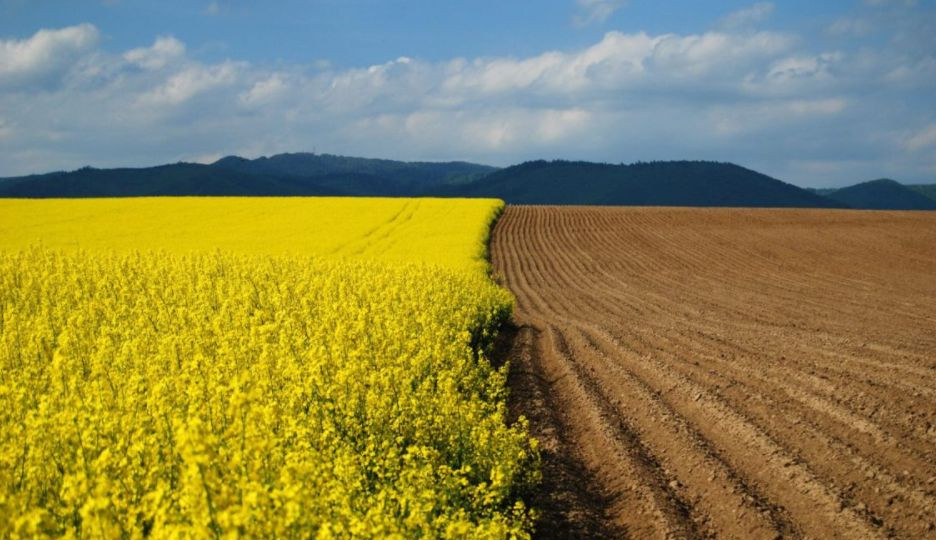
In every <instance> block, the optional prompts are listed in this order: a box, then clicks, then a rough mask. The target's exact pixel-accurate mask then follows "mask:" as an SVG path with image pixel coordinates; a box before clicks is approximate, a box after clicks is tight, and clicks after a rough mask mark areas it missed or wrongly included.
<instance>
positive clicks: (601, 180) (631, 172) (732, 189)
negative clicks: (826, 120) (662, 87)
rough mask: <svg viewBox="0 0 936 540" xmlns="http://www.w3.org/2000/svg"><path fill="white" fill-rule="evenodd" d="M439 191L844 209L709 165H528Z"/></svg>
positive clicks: (530, 199) (554, 200) (574, 200)
mask: <svg viewBox="0 0 936 540" xmlns="http://www.w3.org/2000/svg"><path fill="white" fill-rule="evenodd" d="M441 191H442V192H449V193H452V194H457V195H461V196H472V197H497V198H501V199H504V200H505V201H507V202H508V203H514V204H582V205H598V204H602V205H640V206H750V207H805V208H836V207H845V205H844V204H842V203H839V202H836V201H832V200H830V199H827V198H825V197H822V196H820V195H817V194H815V193H811V192H809V191H807V190H805V189H801V188H798V187H796V186H794V185H791V184H787V183H784V182H781V181H780V180H777V179H774V178H771V177H769V176H766V175H764V174H761V173H758V172H755V171H752V170H750V169H745V168H744V167H740V166H738V165H733V164H730V163H716V162H708V161H662V162H652V163H635V164H632V165H610V164H602V163H589V162H573V161H530V162H527V163H523V164H521V165H515V166H513V167H507V168H506V169H501V170H499V171H496V172H493V173H491V174H489V175H488V176H486V177H484V178H482V179H480V180H478V181H476V182H473V183H471V184H469V185H465V186H458V187H457V188H443V189H442V190H441Z"/></svg>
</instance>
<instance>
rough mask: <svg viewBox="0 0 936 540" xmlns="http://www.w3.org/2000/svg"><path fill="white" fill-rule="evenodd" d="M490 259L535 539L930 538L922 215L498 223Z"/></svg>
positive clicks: (933, 293) (574, 214) (930, 329)
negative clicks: (513, 333)
mask: <svg viewBox="0 0 936 540" xmlns="http://www.w3.org/2000/svg"><path fill="white" fill-rule="evenodd" d="M909 247H912V250H914V251H913V253H912V254H911V255H910V256H908V257H906V261H907V265H908V267H907V269H906V272H904V273H901V271H902V269H901V268H899V267H896V268H895V264H894V261H895V260H899V258H900V254H901V253H902V251H901V250H906V249H909ZM491 252H492V255H493V258H494V264H495V268H496V269H497V270H498V271H499V272H500V273H501V274H502V275H503V280H504V283H505V284H506V285H507V286H508V287H509V288H510V289H511V290H513V292H514V294H515V295H516V297H517V309H516V312H515V318H516V320H517V322H518V324H520V325H521V330H522V331H521V332H519V333H518V335H523V336H525V337H524V338H523V340H526V342H523V340H520V341H519V342H518V340H517V339H515V340H514V341H515V347H514V350H517V351H521V352H517V353H514V354H519V355H521V356H523V355H525V356H523V358H522V361H520V362H517V363H515V364H512V366H515V367H516V366H520V367H519V369H522V372H520V373H512V374H511V381H512V382H511V387H512V388H514V392H515V395H514V396H513V397H512V398H511V399H512V402H511V403H512V405H511V408H512V411H513V414H514V416H516V415H520V414H525V415H526V416H528V417H529V418H531V422H530V425H531V430H532V431H533V433H534V435H535V436H537V437H539V438H540V439H541V440H542V441H543V442H544V462H545V465H544V467H545V468H544V471H547V472H548V471H552V474H553V476H555V479H554V480H553V481H547V482H546V483H545V484H544V486H547V487H546V488H544V491H541V492H539V493H538V495H537V497H536V498H534V501H538V503H539V504H540V505H541V506H542V507H543V509H544V515H545V517H544V521H543V523H545V524H547V527H546V528H544V529H541V530H540V532H539V534H540V535H541V536H542V537H575V536H579V537H614V536H618V537H622V536H624V535H625V534H626V536H628V537H632V538H665V537H672V538H684V537H685V538H693V537H717V538H780V537H783V538H797V537H803V538H883V537H886V536H897V537H906V538H930V537H932V538H936V523H934V521H936V519H934V518H933V516H932V511H931V510H932V508H933V507H934V505H936V461H934V460H933V459H932V458H931V456H933V455H936V425H934V424H936V404H934V400H933V397H934V396H936V354H934V349H936V337H934V336H936V326H934V323H936V309H934V308H933V306H932V304H931V302H936V283H934V282H933V280H931V279H930V280H927V279H926V278H927V276H932V275H936V214H930V215H923V213H917V214H910V213H874V212H810V211H769V210H762V211H761V210H700V209H692V210H687V209H614V208H588V209H583V208H556V207H540V208H536V207H508V209H507V210H506V212H505V214H504V216H503V218H502V219H501V221H500V222H499V223H498V225H497V227H496V229H495V232H494V238H493V240H492V248H491ZM923 253H926V254H927V256H924V255H922V254H923ZM901 279H904V280H903V281H901ZM520 342H522V344H523V346H522V347H520V346H518V345H517V343H520ZM523 351H526V352H523ZM518 381H519V382H518ZM523 381H526V382H523ZM523 396H530V397H529V398H528V399H524V398H523ZM572 486H577V487H575V488H573V487H572ZM602 520H603V521H604V523H605V525H601V523H602ZM563 531H565V532H564V533H563ZM609 531H614V532H609ZM551 532H552V534H551Z"/></svg>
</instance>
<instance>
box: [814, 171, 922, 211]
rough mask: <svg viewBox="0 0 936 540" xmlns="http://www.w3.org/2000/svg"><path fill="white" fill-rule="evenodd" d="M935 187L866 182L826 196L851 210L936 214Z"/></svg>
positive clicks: (889, 182) (827, 192) (879, 181)
mask: <svg viewBox="0 0 936 540" xmlns="http://www.w3.org/2000/svg"><path fill="white" fill-rule="evenodd" d="M933 187H934V186H927V185H920V186H905V185H903V184H901V183H899V182H897V181H895V180H890V179H888V178H882V179H880V180H872V181H870V182H863V183H861V184H855V185H853V186H848V187H844V188H841V189H835V190H826V191H825V192H824V193H823V194H824V195H825V196H826V197H828V198H830V199H833V200H836V201H839V202H840V203H842V204H845V205H847V206H850V207H852V208H867V209H872V210H936V200H933V199H932V198H930V197H929V196H927V195H928V194H934V195H936V192H934V191H933V189H932V188H933Z"/></svg>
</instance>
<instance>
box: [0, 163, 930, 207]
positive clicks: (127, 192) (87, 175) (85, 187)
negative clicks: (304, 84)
mask: <svg viewBox="0 0 936 540" xmlns="http://www.w3.org/2000/svg"><path fill="white" fill-rule="evenodd" d="M180 195H194V196H199V195H218V196H222V195H223V196H238V195H243V196H246V195H254V196H274V195H277V196H298V195H304V196H312V195H320V196H321V195H332V196H439V197H497V198H501V199H504V200H505V201H507V202H508V203H513V204H589V205H594V204H606V205H645V206H661V205H665V206H746V207H799V208H875V209H913V210H924V209H925V210H932V209H936V185H918V186H904V185H902V184H899V183H897V182H894V181H893V180H875V181H872V182H866V183H864V184H858V185H855V186H851V187H848V188H842V189H831V190H809V189H802V188H799V187H796V186H794V185H792V184H787V183H785V182H781V181H780V180H777V179H775V178H771V177H769V176H766V175H764V174H761V173H758V172H756V171H752V170H750V169H746V168H744V167H740V166H738V165H733V164H731V163H717V162H709V161H659V162H650V163H634V164H631V165H623V164H622V165H612V164H604V163H590V162H582V161H530V162H526V163H522V164H520V165H514V166H511V167H507V168H503V169H498V168H495V167H489V166H486V165H478V164H474V163H466V162H458V161H455V162H444V163H435V162H403V161H393V160H386V159H367V158H356V157H345V156H335V155H330V154H311V153H295V154H278V155H275V156H271V157H261V158H257V159H245V158H241V157H237V156H229V157H225V158H222V159H220V160H218V161H216V162H215V163H212V164H210V165H202V164H195V163H175V164H171V165H160V166H157V167H146V168H135V169H130V168H123V169H96V168H91V167H85V168H82V169H78V170H76V171H71V172H54V173H49V174H39V175H31V176H21V177H15V178H0V197H22V198H51V197H134V196H180Z"/></svg>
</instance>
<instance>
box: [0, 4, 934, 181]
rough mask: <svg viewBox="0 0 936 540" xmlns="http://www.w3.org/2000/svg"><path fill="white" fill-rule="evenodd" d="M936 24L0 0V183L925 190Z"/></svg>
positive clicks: (635, 10)
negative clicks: (770, 181)
mask: <svg viewBox="0 0 936 540" xmlns="http://www.w3.org/2000/svg"><path fill="white" fill-rule="evenodd" d="M934 96H936V2H934V1H932V0H931V1H925V0H916V1H914V0H854V1H823V2H817V1H815V0H810V1H800V0H793V1H783V2H780V1H777V2H753V3H752V2H749V1H748V2H743V1H741V2H736V1H720V2H714V1H712V2H700V1H698V0H672V1H669V0H549V1H547V0H517V1H510V2H504V1H502V0H491V1H489V0H447V1H439V0H412V1H411V0H302V1H300V0H281V1H277V2H259V1H247V0H215V1H210V0H205V1H198V0H184V1H182V0H179V1H169V0H140V1H134V0H97V1H93V0H88V1H80V0H67V1H66V0H0V176H9V175H18V174H28V173H36V172H47V171H52V170H61V169H66V170H67V169H74V168H77V167H80V166H83V165H93V166H98V167H111V166H128V165H129V166H144V165H154V164H159V163H165V162H174V161H179V160H185V161H199V162H210V161H212V160H214V159H217V158H218V157H221V156H224V155H228V154H238V155H242V156H246V157H256V156H260V155H269V154H274V153H278V152H287V151H316V152H320V153H325V152H328V153H336V154H345V155H356V156H367V157H384V158H392V159H406V160H450V159H463V160H470V161H477V162H482V163H489V164H493V165H509V164H512V163H516V162H519V161H523V160H527V159H536V158H567V159H587V160H595V161H607V162H614V163H617V162H632V161H637V160H654V159H711V160H720V161H731V162H735V163H738V164H741V165H744V166H747V167H750V168H754V169H756V170H759V171H762V172H765V173H767V174H770V175H772V176H775V177H777V178H780V179H782V180H786V181H789V182H792V183H795V184H799V185H804V186H835V185H844V184H850V183H855V182H858V181H863V180H870V179H873V178H878V177H884V176H886V177H892V178H895V179H897V180H900V181H903V182H910V183H913V182H936V97H934Z"/></svg>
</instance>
